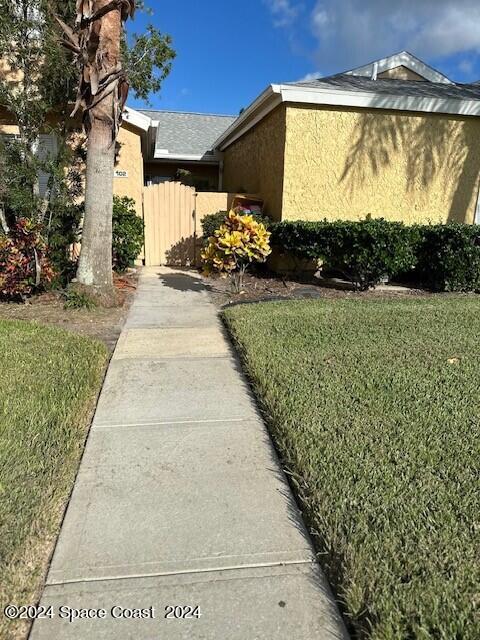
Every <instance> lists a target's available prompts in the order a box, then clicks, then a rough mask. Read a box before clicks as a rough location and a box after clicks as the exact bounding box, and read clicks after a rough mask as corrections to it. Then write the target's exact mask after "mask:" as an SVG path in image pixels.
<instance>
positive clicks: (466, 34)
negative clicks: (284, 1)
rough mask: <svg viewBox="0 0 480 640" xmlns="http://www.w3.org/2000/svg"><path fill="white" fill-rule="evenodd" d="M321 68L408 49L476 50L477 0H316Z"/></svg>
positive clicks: (479, 42)
mask: <svg viewBox="0 0 480 640" xmlns="http://www.w3.org/2000/svg"><path fill="white" fill-rule="evenodd" d="M311 30H312V32H313V34H314V35H315V36H316V37H317V39H318V41H319V48H318V55H317V59H318V61H319V62H321V64H322V66H324V67H325V66H326V65H329V66H331V67H332V66H335V67H337V68H338V69H337V70H341V69H346V68H349V67H353V66H356V65H360V64H365V63H366V62H369V61H370V60H373V59H375V58H379V57H383V56H385V55H389V54H391V53H395V52H397V51H400V50H403V49H408V50H410V51H411V52H412V53H414V54H416V55H418V56H420V57H426V58H427V59H428V58H440V57H447V56H449V55H452V54H455V53H467V52H477V51H478V52H480V4H479V3H478V0H415V2H412V0H396V1H395V2H394V3H392V2H387V1H386V0H361V1H360V0H317V3H316V5H315V8H314V10H313V12H312V14H311Z"/></svg>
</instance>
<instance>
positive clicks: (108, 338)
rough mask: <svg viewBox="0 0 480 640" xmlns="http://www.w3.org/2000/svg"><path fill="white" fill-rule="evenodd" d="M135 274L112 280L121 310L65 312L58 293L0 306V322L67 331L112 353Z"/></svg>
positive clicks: (130, 294)
mask: <svg viewBox="0 0 480 640" xmlns="http://www.w3.org/2000/svg"><path fill="white" fill-rule="evenodd" d="M137 280H138V274H137V273H128V274H125V275H122V276H115V278H114V282H115V288H116V289H117V291H118V292H119V297H120V301H121V306H119V307H115V308H113V309H104V308H100V307H98V308H95V309H93V310H91V311H88V310H86V309H65V308H64V304H65V298H64V297H63V295H62V293H61V292H59V291H51V292H48V293H43V294H40V295H37V296H32V297H31V298H29V299H28V300H27V301H26V302H24V303H14V302H0V318H4V319H6V320H32V321H35V322H39V323H41V324H46V325H52V326H56V327H61V328H63V329H68V330H69V331H73V332H75V333H79V334H81V335H83V336H88V337H91V338H96V339H97V340H100V341H102V342H104V343H105V344H106V345H107V347H108V348H109V349H110V351H113V349H114V348H115V345H116V343H117V340H118V337H119V335H120V332H121V330H122V327H123V324H124V322H125V318H126V316H127V313H128V310H129V308H130V305H131V302H132V300H133V295H134V293H135V290H136V288H137Z"/></svg>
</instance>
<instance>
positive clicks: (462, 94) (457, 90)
mask: <svg viewBox="0 0 480 640" xmlns="http://www.w3.org/2000/svg"><path fill="white" fill-rule="evenodd" d="M288 84H289V85H292V86H298V87H311V88H312V89H325V90H330V91H334V90H335V89H339V90H342V91H358V92H367V93H376V94H385V95H390V96H392V95H393V96H412V97H414V98H453V99H456V100H480V86H479V85H478V84H444V83H440V82H422V81H415V80H395V79H390V78H389V79H384V80H383V79H382V80H372V79H370V78H364V77H361V76H352V75H348V74H345V73H340V74H338V75H335V76H330V77H328V78H320V79H319V80H307V81H304V82H290V83H288Z"/></svg>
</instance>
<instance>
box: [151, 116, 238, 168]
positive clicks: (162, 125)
mask: <svg viewBox="0 0 480 640" xmlns="http://www.w3.org/2000/svg"><path fill="white" fill-rule="evenodd" d="M141 113H143V114H145V115H147V116H149V117H150V118H151V119H152V120H153V121H155V122H157V123H158V128H157V139H156V142H155V151H156V152H157V153H159V154H161V153H162V150H163V151H165V150H167V151H168V156H172V157H173V158H174V157H175V156H206V155H207V154H208V152H211V151H212V149H213V145H214V142H215V141H216V140H217V138H219V137H220V136H221V135H222V133H224V131H226V130H227V129H228V127H229V126H230V125H231V124H232V123H233V122H234V121H235V120H236V119H237V116H222V115H214V114H207V113H184V112H178V111H147V110H142V111H141ZM209 155H210V157H211V156H212V154H211V153H210V154H209ZM207 157H208V156H207Z"/></svg>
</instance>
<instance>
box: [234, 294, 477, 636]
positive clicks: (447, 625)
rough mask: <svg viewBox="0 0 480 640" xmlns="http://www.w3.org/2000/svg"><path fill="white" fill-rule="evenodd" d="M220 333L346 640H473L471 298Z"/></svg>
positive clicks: (267, 316)
mask: <svg viewBox="0 0 480 640" xmlns="http://www.w3.org/2000/svg"><path fill="white" fill-rule="evenodd" d="M225 320H226V323H227V326H228V327H229V330H230V332H231V334H232V336H233V337H234V339H235V341H236V342H237V345H238V348H239V350H240V353H241V355H242V358H243V360H244V365H245V369H246V371H247V373H248V375H249V377H250V379H251V381H252V383H253V386H254V388H255V391H256V393H257V395H258V397H259V399H260V401H261V404H262V406H263V409H264V410H265V414H266V416H267V421H268V422H269V424H270V428H271V432H272V435H273V437H274V440H275V441H276V445H277V448H278V450H279V452H280V455H281V457H282V458H283V461H284V464H285V465H286V467H287V468H288V469H289V470H290V471H291V473H292V474H293V482H294V485H295V487H296V491H297V494H298V496H299V497H300V499H301V501H302V503H303V508H304V513H305V515H306V518H307V521H308V523H309V525H310V527H311V529H312V531H313V532H314V539H315V541H316V544H317V545H318V549H319V551H320V552H321V555H320V561H321V563H322V564H323V567H324V569H325V570H326V572H327V574H328V577H329V579H330V582H331V584H332V586H333V588H334V590H335V592H336V594H337V597H338V600H339V601H340V602H341V603H342V605H343V608H344V612H345V616H346V620H347V622H348V624H349V626H350V628H351V630H352V631H353V632H354V633H355V635H356V637H359V638H375V639H376V640H380V639H381V640H404V639H408V638H419V639H435V640H440V639H442V640H478V638H480V620H479V617H478V615H477V616H475V613H474V610H475V608H477V614H478V607H479V606H480V586H479V585H480V563H479V558H480V555H479V551H480V548H479V537H480V500H479V488H480V485H479V479H480V475H479V470H480V444H479V443H480V438H479V436H480V428H479V425H480V391H479V390H480V298H479V297H471V296H453V297H451V296H448V297H441V296H431V297H428V298H416V299H401V300H399V299H395V300H393V299H390V300H387V299H361V298H356V299H342V300H325V301H323V300H322V301H305V302H277V303H275V302H273V303H265V304H257V305H243V306H237V307H234V308H231V309H228V310H227V311H226V312H225Z"/></svg>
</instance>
